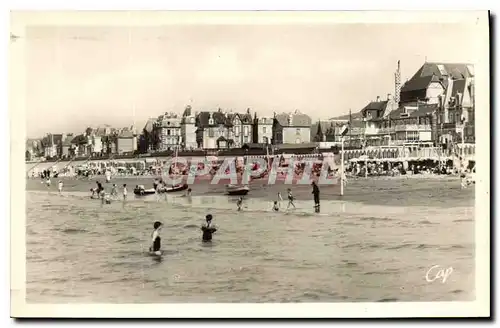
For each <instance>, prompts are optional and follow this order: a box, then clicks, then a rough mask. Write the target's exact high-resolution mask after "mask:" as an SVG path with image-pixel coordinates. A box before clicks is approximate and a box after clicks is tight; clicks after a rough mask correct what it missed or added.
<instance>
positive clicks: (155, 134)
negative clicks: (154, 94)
mask: <svg viewBox="0 0 500 328" xmlns="http://www.w3.org/2000/svg"><path fill="white" fill-rule="evenodd" d="M311 121H312V120H311V118H310V117H309V116H308V115H306V114H303V113H301V112H300V111H298V110H296V111H294V112H291V113H280V114H274V115H273V116H258V115H257V113H256V112H253V113H252V111H251V110H250V109H249V108H248V109H247V110H246V111H245V112H236V111H233V110H228V111H226V110H223V109H220V108H219V109H217V110H212V111H200V112H194V111H193V109H192V107H191V106H187V107H186V108H185V110H184V112H183V114H182V115H177V114H176V113H165V114H163V115H160V116H159V117H158V118H151V119H149V120H148V122H147V123H146V125H145V127H144V129H143V131H142V133H141V135H140V136H139V139H140V140H139V144H140V146H139V149H140V151H141V152H150V151H165V150H173V149H177V148H179V149H227V148H241V147H242V146H243V145H244V144H249V143H258V144H286V143H293V144H301V143H309V142H310V141H311V132H310V130H311Z"/></svg>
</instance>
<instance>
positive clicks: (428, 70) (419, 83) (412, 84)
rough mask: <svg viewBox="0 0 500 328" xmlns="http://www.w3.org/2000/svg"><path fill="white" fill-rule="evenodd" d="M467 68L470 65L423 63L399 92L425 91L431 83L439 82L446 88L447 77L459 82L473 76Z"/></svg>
mask: <svg viewBox="0 0 500 328" xmlns="http://www.w3.org/2000/svg"><path fill="white" fill-rule="evenodd" d="M468 66H470V65H468V64H451V63H449V64H448V63H425V64H424V65H422V67H420V69H419V70H418V71H417V72H416V73H415V74H414V75H413V76H412V78H411V79H410V80H408V81H407V82H406V83H405V84H404V85H403V87H402V88H401V92H410V91H416V90H423V89H426V88H427V87H428V86H429V84H430V83H431V82H440V83H442V84H443V86H444V87H445V88H446V87H447V85H448V77H451V78H452V79H455V80H461V79H465V78H468V77H472V76H474V75H473V72H471V71H470V69H469V68H468Z"/></svg>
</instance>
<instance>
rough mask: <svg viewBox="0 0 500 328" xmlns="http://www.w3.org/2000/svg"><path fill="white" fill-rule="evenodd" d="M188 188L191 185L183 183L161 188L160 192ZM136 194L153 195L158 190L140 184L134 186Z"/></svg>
mask: <svg viewBox="0 0 500 328" xmlns="http://www.w3.org/2000/svg"><path fill="white" fill-rule="evenodd" d="M188 188H189V186H188V185H187V184H181V185H176V186H172V187H164V188H159V189H158V193H160V194H163V193H171V192H179V191H184V190H186V189H188ZM134 194H136V195H137V196H146V195H153V194H156V190H155V189H154V188H150V189H145V188H144V186H142V185H140V186H137V187H135V188H134Z"/></svg>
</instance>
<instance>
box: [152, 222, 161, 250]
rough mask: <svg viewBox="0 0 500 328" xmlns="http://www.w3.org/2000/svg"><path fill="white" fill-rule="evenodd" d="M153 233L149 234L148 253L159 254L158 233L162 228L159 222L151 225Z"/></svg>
mask: <svg viewBox="0 0 500 328" xmlns="http://www.w3.org/2000/svg"><path fill="white" fill-rule="evenodd" d="M153 228H154V230H153V233H152V234H151V242H152V245H151V247H149V251H150V252H155V253H156V252H159V251H160V248H161V238H160V231H161V228H163V224H162V223H161V222H160V221H156V222H155V223H154V224H153Z"/></svg>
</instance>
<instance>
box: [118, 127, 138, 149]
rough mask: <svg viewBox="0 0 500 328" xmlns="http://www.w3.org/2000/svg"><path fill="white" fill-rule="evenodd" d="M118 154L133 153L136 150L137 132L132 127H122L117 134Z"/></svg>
mask: <svg viewBox="0 0 500 328" xmlns="http://www.w3.org/2000/svg"><path fill="white" fill-rule="evenodd" d="M116 144H117V149H116V150H117V151H116V153H117V154H118V155H128V154H133V153H134V152H135V151H136V150H137V134H136V132H135V129H134V127H133V126H132V127H130V128H123V129H122V130H121V131H120V132H119V133H118V136H117V143H116Z"/></svg>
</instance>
